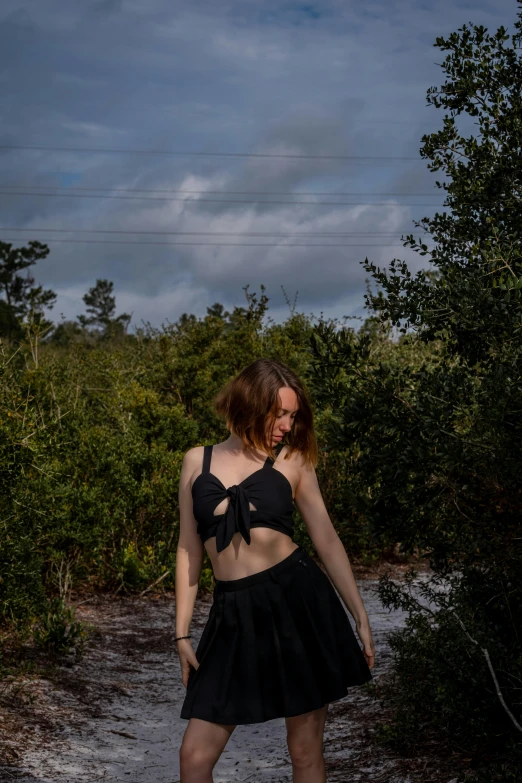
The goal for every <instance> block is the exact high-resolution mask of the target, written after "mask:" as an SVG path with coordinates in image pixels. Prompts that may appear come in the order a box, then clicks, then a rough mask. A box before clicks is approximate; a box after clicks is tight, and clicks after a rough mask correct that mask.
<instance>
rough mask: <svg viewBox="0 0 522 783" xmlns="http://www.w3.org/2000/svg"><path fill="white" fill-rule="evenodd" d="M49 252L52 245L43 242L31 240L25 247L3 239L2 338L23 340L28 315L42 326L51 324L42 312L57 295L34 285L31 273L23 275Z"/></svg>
mask: <svg viewBox="0 0 522 783" xmlns="http://www.w3.org/2000/svg"><path fill="white" fill-rule="evenodd" d="M48 255H49V248H48V247H47V245H43V244H42V243H41V242H29V244H28V245H27V246H26V247H13V245H12V244H10V243H8V242H0V295H1V296H2V297H3V298H1V299H0V337H2V336H4V337H8V338H10V339H20V338H21V337H22V336H23V328H22V324H23V322H24V319H26V318H27V317H28V316H29V314H32V315H33V318H37V319H38V320H39V322H40V323H42V325H44V324H47V325H49V323H50V322H48V321H45V319H44V315H43V313H44V310H45V308H52V307H53V304H54V302H55V300H56V294H55V293H54V291H51V290H44V288H43V287H42V286H41V285H39V286H35V284H34V283H35V280H34V278H33V277H32V276H31V275H30V274H29V273H27V274H26V275H25V277H22V275H21V274H20V272H23V271H24V270H27V269H29V267H31V266H34V264H36V262H37V261H39V260H41V259H43V258H46V257H47V256H48Z"/></svg>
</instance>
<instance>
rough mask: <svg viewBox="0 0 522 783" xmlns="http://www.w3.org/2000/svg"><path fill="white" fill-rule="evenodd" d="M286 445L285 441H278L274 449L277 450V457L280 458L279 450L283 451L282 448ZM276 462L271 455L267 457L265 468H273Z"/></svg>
mask: <svg viewBox="0 0 522 783" xmlns="http://www.w3.org/2000/svg"><path fill="white" fill-rule="evenodd" d="M284 445H285V444H284V443H278V444H277V446H276V447H275V449H274V451H275V455H276V459H277V458H278V456H279V452H280V451H281V449H282V448H283V446H284ZM274 462H275V460H274V459H272V457H271V456H270V455H269V456H268V457H267V458H266V460H265V464H264V465H263V467H264V468H271V467H272V465H273V464H274Z"/></svg>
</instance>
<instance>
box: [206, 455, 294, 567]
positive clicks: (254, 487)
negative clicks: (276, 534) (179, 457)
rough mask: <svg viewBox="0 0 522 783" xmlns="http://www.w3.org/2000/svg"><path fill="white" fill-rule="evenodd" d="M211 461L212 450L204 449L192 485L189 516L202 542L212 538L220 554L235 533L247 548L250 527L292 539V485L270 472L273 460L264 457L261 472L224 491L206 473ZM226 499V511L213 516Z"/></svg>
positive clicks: (278, 472)
mask: <svg viewBox="0 0 522 783" xmlns="http://www.w3.org/2000/svg"><path fill="white" fill-rule="evenodd" d="M278 454H279V451H276V456H277V455H278ZM211 459H212V446H204V451H203V470H202V472H201V473H200V474H199V476H197V477H196V479H195V480H194V483H193V484H192V501H193V513H194V518H195V520H196V522H197V523H198V534H199V535H200V536H201V540H202V541H206V540H207V538H212V536H216V549H217V551H218V552H221V551H222V550H223V549H225V547H227V546H228V545H229V544H230V541H231V540H232V536H233V535H234V533H238V532H239V533H241V535H242V536H243V538H244V539H245V541H246V542H247V544H250V528H252V527H270V528H273V529H274V530H280V531H281V532H282V533H286V534H287V535H288V536H290V538H292V536H293V532H294V531H293V522H292V512H293V498H292V485H291V484H290V482H289V481H288V479H287V478H286V476H285V475H284V474H283V473H281V471H280V470H278V469H277V468H274V469H272V465H273V464H274V460H273V459H271V458H270V457H267V458H266V460H265V463H264V465H263V467H262V468H259V470H256V471H254V472H253V473H251V474H250V476H247V477H246V479H243V481H241V483H240V484H234V485H233V486H232V487H228V489H227V488H226V487H225V486H224V485H223V483H222V482H221V481H220V480H219V479H218V478H217V477H216V476H214V474H213V473H211V472H210V460H211ZM227 497H228V498H230V501H229V503H228V506H227V509H226V511H225V512H224V513H223V514H214V510H215V509H216V508H217V506H218V505H219V504H220V503H221V502H222V501H223V500H224V499H225V498H227ZM250 503H252V505H253V506H255V509H256V510H255V511H254V510H251V509H250Z"/></svg>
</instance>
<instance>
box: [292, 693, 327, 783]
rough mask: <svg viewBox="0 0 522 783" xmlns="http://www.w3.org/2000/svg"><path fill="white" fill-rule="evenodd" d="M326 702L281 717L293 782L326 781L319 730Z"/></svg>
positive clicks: (320, 730)
mask: <svg viewBox="0 0 522 783" xmlns="http://www.w3.org/2000/svg"><path fill="white" fill-rule="evenodd" d="M327 712H328V704H325V705H324V707H320V708H319V709H318V710H313V711H312V712H305V713H304V714H303V715H296V716H295V717H294V718H285V721H286V741H287V744H288V752H289V753H290V759H291V760H292V773H293V777H292V780H293V783H326V771H325V767H324V758H323V734H324V724H325V721H326V713H327Z"/></svg>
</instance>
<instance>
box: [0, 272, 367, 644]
mask: <svg viewBox="0 0 522 783" xmlns="http://www.w3.org/2000/svg"><path fill="white" fill-rule="evenodd" d="M245 294H246V303H247V306H246V307H244V308H243V307H237V308H234V310H233V311H232V312H231V313H227V312H226V311H225V310H224V308H223V307H222V306H221V305H219V304H218V303H216V304H215V305H213V306H212V307H211V308H209V311H208V313H207V314H206V315H205V316H204V317H203V318H196V317H195V316H192V315H187V314H184V315H183V316H181V318H179V319H178V321H177V322H175V323H173V324H167V325H164V326H163V327H161V328H158V329H157V328H153V327H151V326H150V325H144V326H143V327H142V328H141V329H138V330H137V331H136V332H135V334H128V335H120V336H118V337H117V338H114V339H104V340H96V339H91V336H90V334H89V333H87V332H85V331H84V333H83V337H82V338H81V339H78V340H77V341H75V342H74V343H71V344H68V343H67V342H64V343H61V342H55V341H54V340H43V341H42V339H41V332H40V331H38V329H35V330H34V331H33V332H32V333H31V334H29V332H27V335H28V339H27V340H26V341H25V342H23V343H22V344H21V345H20V346H18V347H14V346H12V345H11V346H8V345H7V344H0V347H1V348H2V350H3V354H2V361H1V366H0V372H1V374H2V385H1V388H0V470H1V480H0V519H1V520H2V522H1V524H2V537H1V544H0V574H1V576H0V626H3V628H4V629H13V628H17V629H18V630H19V632H20V633H24V632H25V633H28V632H29V631H30V629H31V628H32V627H34V623H35V622H36V621H37V619H38V618H43V617H46V616H47V615H48V613H49V601H50V600H53V598H55V597H56V596H59V597H60V598H61V599H64V600H65V598H66V597H67V596H68V595H70V592H71V590H78V589H81V588H83V589H96V588H103V589H105V588H107V589H111V591H113V592H114V591H128V590H142V589H144V588H145V587H147V586H149V585H151V584H152V583H153V582H154V581H155V580H156V579H158V578H160V577H161V576H163V575H164V574H165V572H167V571H168V572H169V573H168V576H167V577H166V578H165V579H164V580H163V581H162V585H164V586H165V587H167V588H168V587H171V586H172V585H173V582H174V574H175V551H176V546H177V535H178V529H179V517H178V500H177V493H178V483H179V472H180V468H181V462H182V458H183V455H184V453H185V452H186V451H187V450H188V449H189V448H191V447H192V446H194V445H196V444H198V443H199V444H203V443H213V442H214V443H215V442H217V441H219V440H222V439H223V438H225V437H226V436H227V434H228V433H227V431H226V428H225V426H224V423H223V422H222V421H221V420H220V419H218V418H217V416H216V414H215V413H214V410H213V407H212V400H213V397H214V395H215V394H216V393H217V392H218V390H219V389H220V388H221V387H222V386H223V384H224V383H225V382H226V381H227V380H228V379H229V378H230V377H231V376H232V375H233V374H235V373H236V372H238V371H239V370H240V369H241V368H243V367H244V366H245V365H246V364H248V363H250V362H251V361H253V360H254V359H255V358H257V357H259V356H269V357H273V358H277V359H280V360H281V361H283V362H285V363H287V364H288V365H289V366H291V367H292V368H293V369H295V370H296V372H298V373H299V374H300V375H304V374H305V373H306V369H307V366H308V363H309V360H310V351H309V339H310V334H311V332H312V324H311V322H310V320H309V319H308V318H306V317H304V316H303V315H301V314H298V313H295V311H293V312H292V313H291V314H290V316H289V318H288V319H287V320H286V322H285V323H282V324H276V323H274V322H273V321H272V319H271V318H270V317H269V316H268V299H267V297H266V296H265V293H264V289H263V288H262V289H261V295H260V296H258V295H257V294H255V293H251V292H249V290H248V286H247V287H246V288H245ZM29 338H30V339H29ZM324 420H325V415H324V414H323V413H322V412H321V411H319V412H318V432H319V437H321V431H322V429H323V427H324V424H323V421H324ZM336 470H337V471H339V470H340V465H338V464H337V462H336V460H335V458H332V459H331V460H330V462H328V461H324V464H321V465H320V466H319V474H320V480H322V481H323V480H324V482H325V487H326V489H325V496H326V500H327V503H328V504H330V503H331V508H332V518H333V519H334V521H335V523H336V524H337V525H338V526H339V527H340V528H342V527H343V526H345V525H347V522H346V519H347V516H348V515H347V514H346V513H345V512H344V511H343V510H342V508H341V505H340V503H339V502H338V501H337V499H336V498H335V491H336V487H339V486H341V485H342V477H341V476H339V477H338V478H337V479H335V477H333V476H332V471H334V472H335V471H336ZM327 482H328V483H327ZM295 524H296V540H297V541H298V542H300V543H303V544H306V545H307V546H309V543H308V542H307V534H306V530H305V528H304V525H303V523H302V520H300V518H299V515H298V514H297V512H296V518H295ZM364 524H365V522H364V520H363V519H362V517H361V516H360V515H359V516H353V517H352V516H350V525H351V527H350V532H349V534H348V535H346V534H345V539H346V538H350V536H352V535H353V544H352V546H351V554H354V555H361V556H367V557H369V558H371V557H372V556H373V557H375V556H376V553H375V552H373V549H374V548H375V544H374V542H372V541H371V540H370V539H368V538H365V537H364V535H363V534H362V533H361V534H359V533H358V529H357V526H358V525H360V526H361V527H363V526H364ZM372 547H373V549H372V552H370V549H371V548H372ZM209 566H210V563H209V562H208V561H207V560H206V561H205V563H204V568H203V573H202V578H201V587H202V589H211V587H212V575H211V571H210V568H209ZM53 616H54V615H53Z"/></svg>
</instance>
